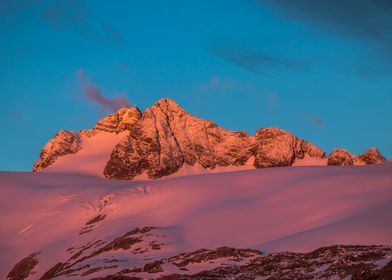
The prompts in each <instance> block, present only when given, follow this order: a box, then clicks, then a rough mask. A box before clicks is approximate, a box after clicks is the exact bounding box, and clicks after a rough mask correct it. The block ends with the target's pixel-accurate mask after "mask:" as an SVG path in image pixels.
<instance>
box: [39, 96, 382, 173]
mask: <svg viewBox="0 0 392 280" xmlns="http://www.w3.org/2000/svg"><path fill="white" fill-rule="evenodd" d="M120 132H127V134H126V136H125V137H124V138H122V139H121V141H120V142H118V144H117V145H116V146H115V148H114V149H113V151H112V153H111V156H110V158H108V161H107V164H106V166H105V168H104V170H102V172H103V174H104V176H105V177H107V178H112V179H133V178H134V177H135V176H138V175H140V174H147V176H148V177H149V178H153V179H156V178H160V177H163V176H167V175H170V174H173V173H176V172H177V171H178V170H179V169H180V168H181V167H182V166H184V165H185V164H186V165H190V166H194V165H195V164H197V165H200V166H202V167H203V168H208V169H214V168H216V167H225V166H242V165H245V164H253V165H254V166H255V167H256V168H265V167H279V166H291V165H292V164H293V163H294V162H295V161H296V160H298V159H303V158H304V157H307V158H309V157H313V158H324V157H325V153H324V152H323V151H322V150H321V149H320V148H319V147H317V146H315V145H313V144H311V143H310V142H307V141H305V140H301V139H299V138H297V137H296V136H295V135H293V134H291V133H289V132H287V131H284V130H281V129H278V128H261V129H259V130H258V131H257V132H256V133H255V135H253V136H250V135H248V134H247V133H246V132H241V131H240V132H236V131H230V130H226V129H224V128H222V127H219V126H217V125H216V124H215V123H213V122H211V121H209V120H203V119H200V118H197V117H195V116H192V115H191V114H189V113H188V112H186V111H185V110H184V109H182V108H181V107H180V106H179V105H178V104H177V103H175V102H174V101H172V100H170V99H167V98H165V99H161V100H159V101H158V102H157V103H155V104H154V105H153V106H151V107H150V108H148V109H146V110H145V111H144V112H143V113H141V112H140V111H139V109H138V108H136V107H132V108H129V109H126V108H123V109H120V110H119V111H118V112H116V113H114V114H111V115H108V116H107V117H105V118H103V119H102V120H100V121H99V122H98V123H97V124H96V125H95V126H94V128H93V129H92V130H83V131H80V132H67V131H64V130H62V131H60V133H59V134H57V135H56V136H55V137H54V138H53V139H52V140H50V141H49V142H48V144H47V145H46V146H45V147H44V148H43V149H42V151H41V155H40V159H39V160H38V161H37V162H36V163H35V164H34V167H33V171H40V170H42V169H44V168H46V167H48V166H49V165H51V164H52V163H53V162H55V161H56V160H61V158H60V157H61V156H65V155H68V154H73V153H77V152H78V151H79V150H80V149H82V146H83V145H82V142H83V138H84V137H88V138H91V137H95V136H96V135H97V134H98V133H109V134H110V133H113V134H118V133H120ZM116 143H117V142H116ZM383 161H385V159H384V158H383V157H382V155H381V154H380V153H379V152H378V150H377V149H370V150H369V151H367V152H366V153H364V154H363V155H360V156H358V157H355V156H352V155H350V154H349V153H348V152H347V151H343V150H335V151H334V152H332V154H331V155H330V157H329V160H328V164H329V165H352V164H373V163H381V162H383Z"/></svg>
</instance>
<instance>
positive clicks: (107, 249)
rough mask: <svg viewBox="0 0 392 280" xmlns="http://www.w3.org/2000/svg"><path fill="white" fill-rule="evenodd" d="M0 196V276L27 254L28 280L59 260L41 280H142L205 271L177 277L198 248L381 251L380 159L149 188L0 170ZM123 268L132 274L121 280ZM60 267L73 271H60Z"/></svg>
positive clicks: (149, 184)
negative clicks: (117, 278)
mask: <svg viewBox="0 0 392 280" xmlns="http://www.w3.org/2000/svg"><path fill="white" fill-rule="evenodd" d="M0 188H1V189H0V219H1V221H2V222H1V224H0V259H1V262H0V279H6V276H7V274H8V273H9V272H10V271H11V269H12V268H13V267H14V265H15V264H16V263H18V262H19V261H21V260H22V259H23V258H26V257H28V256H30V259H29V260H30V264H31V263H33V264H34V265H32V266H33V267H34V269H31V271H30V273H31V274H30V276H29V278H28V279H40V277H41V276H42V275H43V274H44V273H45V272H48V271H49V270H50V269H51V268H53V267H54V266H56V264H59V263H62V264H63V266H62V267H61V265H59V266H58V267H56V269H57V272H56V269H52V271H51V272H53V273H52V276H51V277H52V278H53V279H70V278H69V276H70V275H71V276H72V275H73V276H74V277H75V279H92V278H94V277H103V276H105V275H109V274H115V273H118V272H119V271H123V272H124V273H129V274H127V275H136V274H137V273H139V274H137V275H138V276H140V277H142V278H143V277H144V278H149V277H150V278H154V277H156V276H154V275H155V274H154V275H150V273H157V274H156V275H164V274H169V273H180V272H181V273H185V274H187V273H188V274H191V273H197V272H200V271H202V270H205V269H209V267H210V266H213V265H212V264H213V263H214V261H210V262H200V263H198V262H190V264H189V266H187V267H186V268H184V269H179V267H181V266H178V262H179V261H180V260H181V258H184V256H182V255H180V256H179V254H181V253H184V252H193V251H197V250H199V249H201V248H206V249H211V250H212V249H216V248H218V247H223V246H230V247H234V248H248V249H249V251H246V252H245V251H244V252H242V251H238V252H237V251H235V252H234V251H230V252H231V253H233V252H234V253H235V254H236V255H238V256H240V257H239V258H240V259H241V261H240V262H242V263H244V262H246V261H250V260H251V259H252V258H254V257H255V255H254V254H256V253H255V252H256V251H257V250H260V251H262V252H263V254H265V255H267V254H269V253H274V252H281V251H292V252H309V251H311V250H315V249H317V248H319V247H323V246H332V245H335V244H345V245H373V244H375V245H387V246H392V215H391V213H392V163H391V162H388V163H385V164H380V165H367V166H350V167H326V166H323V167H321V166H313V167H309V166H307V167H303V166H298V167H287V168H268V169H255V170H242V171H231V172H225V173H214V174H201V175H188V176H182V177H178V176H177V177H172V178H170V177H169V178H165V179H160V180H155V181H153V180H141V179H140V180H134V181H111V180H106V179H103V178H99V177H95V176H91V175H81V174H79V175H78V174H72V173H53V172H52V173H50V172H41V173H21V172H1V173H0ZM385 248H386V249H385ZM385 248H384V249H382V250H384V251H385V252H389V253H385V254H384V255H382V256H383V257H380V258H379V259H377V261H378V264H380V263H382V264H384V265H385V264H386V263H387V262H388V260H389V259H390V258H392V255H391V250H390V247H385ZM222 250H223V249H222ZM222 250H221V251H219V252H220V253H221V254H222V256H227V252H226V251H225V250H223V251H222ZM252 250H254V251H255V252H253V251H252ZM380 250H381V249H380ZM388 250H389V251H388ZM342 252H343V251H342ZM199 253H200V252H199ZM231 253H230V254H231ZM32 254H33V255H32ZM203 254H205V255H206V254H207V256H209V255H208V254H209V253H208V252H207V253H206V252H203ZM216 254H217V253H216ZM216 254H215V255H216ZM218 255H219V254H218ZM173 256H177V257H176V258H174V257H173ZM230 256H231V255H230ZM170 257H173V258H172V259H170V260H169V258H170ZM34 258H35V259H36V262H35V261H34ZM186 258H190V256H186ZM161 259H165V260H166V261H164V262H162V263H155V264H154V265H151V266H149V267H148V268H147V269H146V270H142V271H139V272H137V271H136V270H137V269H136V268H137V267H138V266H141V265H142V266H143V265H145V264H146V261H154V260H161ZM222 262H226V265H229V264H230V262H233V259H230V258H228V259H227V258H226V259H225V258H224V257H222V258H221V259H219V260H218V261H217V262H216V263H215V265H217V263H219V264H221V263H222ZM64 264H66V265H64ZM131 267H134V268H135V269H136V270H135V271H133V272H131V271H130V270H131V269H130V268H131ZM328 267H329V266H328V265H325V264H324V265H322V266H321V265H320V267H319V268H317V269H318V270H320V271H322V270H323V269H325V268H328ZM66 268H67V269H68V270H70V268H71V269H73V271H71V272H69V271H68V274H67V273H63V274H61V273H60V272H61V271H62V272H64V271H66ZM126 269H128V272H127V271H126ZM148 269H151V270H150V271H149V270H148ZM154 269H155V271H154ZM317 269H316V268H315V271H316V272H314V273H318V272H319V271H318V270H317ZM139 270H140V269H139ZM151 271H152V272H151ZM72 273H73V274H72ZM132 273H133V274H132ZM76 275H77V276H76ZM47 276H48V278H46V279H52V278H50V277H49V276H50V273H49V274H47ZM18 277H20V276H18ZM15 279H17V278H15ZM173 279H174V278H173ZM260 279H263V278H260Z"/></svg>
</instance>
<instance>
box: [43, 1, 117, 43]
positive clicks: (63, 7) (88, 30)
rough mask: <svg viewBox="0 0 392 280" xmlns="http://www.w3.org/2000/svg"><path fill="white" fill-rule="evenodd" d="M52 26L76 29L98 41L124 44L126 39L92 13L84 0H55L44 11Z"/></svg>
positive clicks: (62, 28) (60, 28)
mask: <svg viewBox="0 0 392 280" xmlns="http://www.w3.org/2000/svg"><path fill="white" fill-rule="evenodd" d="M42 16H43V18H45V19H46V20H47V21H48V22H49V23H50V25H51V26H52V27H54V28H56V29H59V30H67V29H71V30H76V31H77V32H79V33H80V34H81V35H82V36H84V37H86V38H87V39H89V40H91V41H94V42H96V43H101V42H103V41H112V42H114V43H115V44H122V43H123V41H124V39H123V37H122V35H121V33H120V32H119V31H118V29H117V28H116V27H115V26H114V25H112V24H110V23H106V22H104V21H102V20H101V19H99V18H96V17H94V16H93V15H91V13H90V12H89V10H88V9H87V7H86V5H85V4H84V2H83V1H82V0H54V1H52V2H50V4H49V5H48V6H47V7H46V8H45V9H44V11H43V13H42Z"/></svg>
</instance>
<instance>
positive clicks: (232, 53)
mask: <svg viewBox="0 0 392 280" xmlns="http://www.w3.org/2000/svg"><path fill="white" fill-rule="evenodd" d="M212 53H213V54H214V55H216V56H218V57H220V58H222V59H223V60H225V61H226V62H228V63H231V64H234V65H236V66H238V67H240V68H242V69H244V70H247V71H250V72H252V73H255V74H258V75H262V76H266V77H271V76H273V74H272V70H276V69H285V70H290V71H298V70H299V68H300V66H301V64H302V63H301V62H300V61H295V60H292V59H286V58H282V57H278V56H274V55H271V54H268V53H265V52H263V51H258V50H253V49H247V48H242V47H236V46H227V45H225V46H218V47H215V48H213V49H212Z"/></svg>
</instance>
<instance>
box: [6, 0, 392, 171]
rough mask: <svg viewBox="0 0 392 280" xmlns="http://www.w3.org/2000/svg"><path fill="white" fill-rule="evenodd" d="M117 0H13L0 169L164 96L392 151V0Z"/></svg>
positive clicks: (200, 109)
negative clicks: (119, 107)
mask: <svg viewBox="0 0 392 280" xmlns="http://www.w3.org/2000/svg"><path fill="white" fill-rule="evenodd" d="M112 2H113V3H114V4H109V3H110V1H88V0H85V1H83V0H73V1H72V0H70V1H62V0H60V1H59V0H54V1H49V0H47V1H44V0H42V1H40V0H28V1H11V0H1V1H0V42H1V44H0V51H1V57H0V61H1V63H0V94H1V103H0V113H1V120H2V121H1V127H0V129H1V138H0V170H30V169H31V166H32V164H33V162H34V161H35V160H36V159H37V158H38V156H39V152H40V149H41V148H42V146H43V145H44V144H45V143H46V142H47V141H48V140H49V139H50V138H51V137H52V136H53V135H54V134H56V133H57V132H58V130H60V129H67V130H79V129H87V128H90V127H92V126H93V124H94V123H95V122H96V121H97V120H98V119H99V118H101V117H102V116H104V115H106V114H107V113H110V111H111V110H112V109H113V107H115V106H116V104H118V103H120V104H121V102H125V100H128V101H129V103H131V104H135V105H136V106H138V107H139V108H140V109H141V110H144V109H145V108H147V107H149V106H151V105H152V104H153V103H154V102H156V101H157V100H158V99H160V98H163V97H169V98H172V99H173V100H175V101H176V102H178V103H179V104H180V105H181V106H183V107H184V108H185V109H186V110H187V111H189V112H191V113H192V114H194V115H196V116H199V117H202V118H206V119H210V120H213V121H215V122H216V123H217V124H218V125H220V126H223V127H225V128H228V129H232V130H245V131H247V132H248V133H250V134H253V133H254V132H255V131H256V129H258V128H260V127H270V126H277V127H279V128H282V129H285V130H288V131H290V132H292V133H294V134H296V135H297V136H299V137H301V138H304V139H307V140H309V141H311V142H313V143H314V144H316V145H319V146H320V147H321V148H322V149H324V150H325V151H326V152H328V153H329V152H330V151H331V150H332V149H333V148H335V147H342V148H346V149H348V150H350V151H351V152H352V153H354V154H358V153H362V152H363V151H365V149H367V148H369V147H371V146H376V147H378V148H379V149H380V150H381V152H382V153H383V154H384V155H385V156H386V157H388V158H390V157H392V122H391V120H392V109H391V108H392V66H391V65H392V64H391V63H392V31H391V28H390V27H391V26H392V2H391V1H389V0H373V1H372V0H346V1H341V0H318V1H317V0H316V1H314V0H298V1H291V0H259V1H256V0H232V1H230V0H205V1H202V0H195V1H181V0H178V1H175V0H172V1H171V0H168V1H158V0H157V1H148V0H145V1H112ZM86 84H87V85H89V86H91V85H95V86H96V93H98V94H101V96H95V98H94V96H91V95H90V97H88V96H86V94H85V92H84V91H85V85H86ZM120 97H122V98H123V99H118V98H120ZM116 100H117V101H116ZM116 102H117V103H116Z"/></svg>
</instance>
